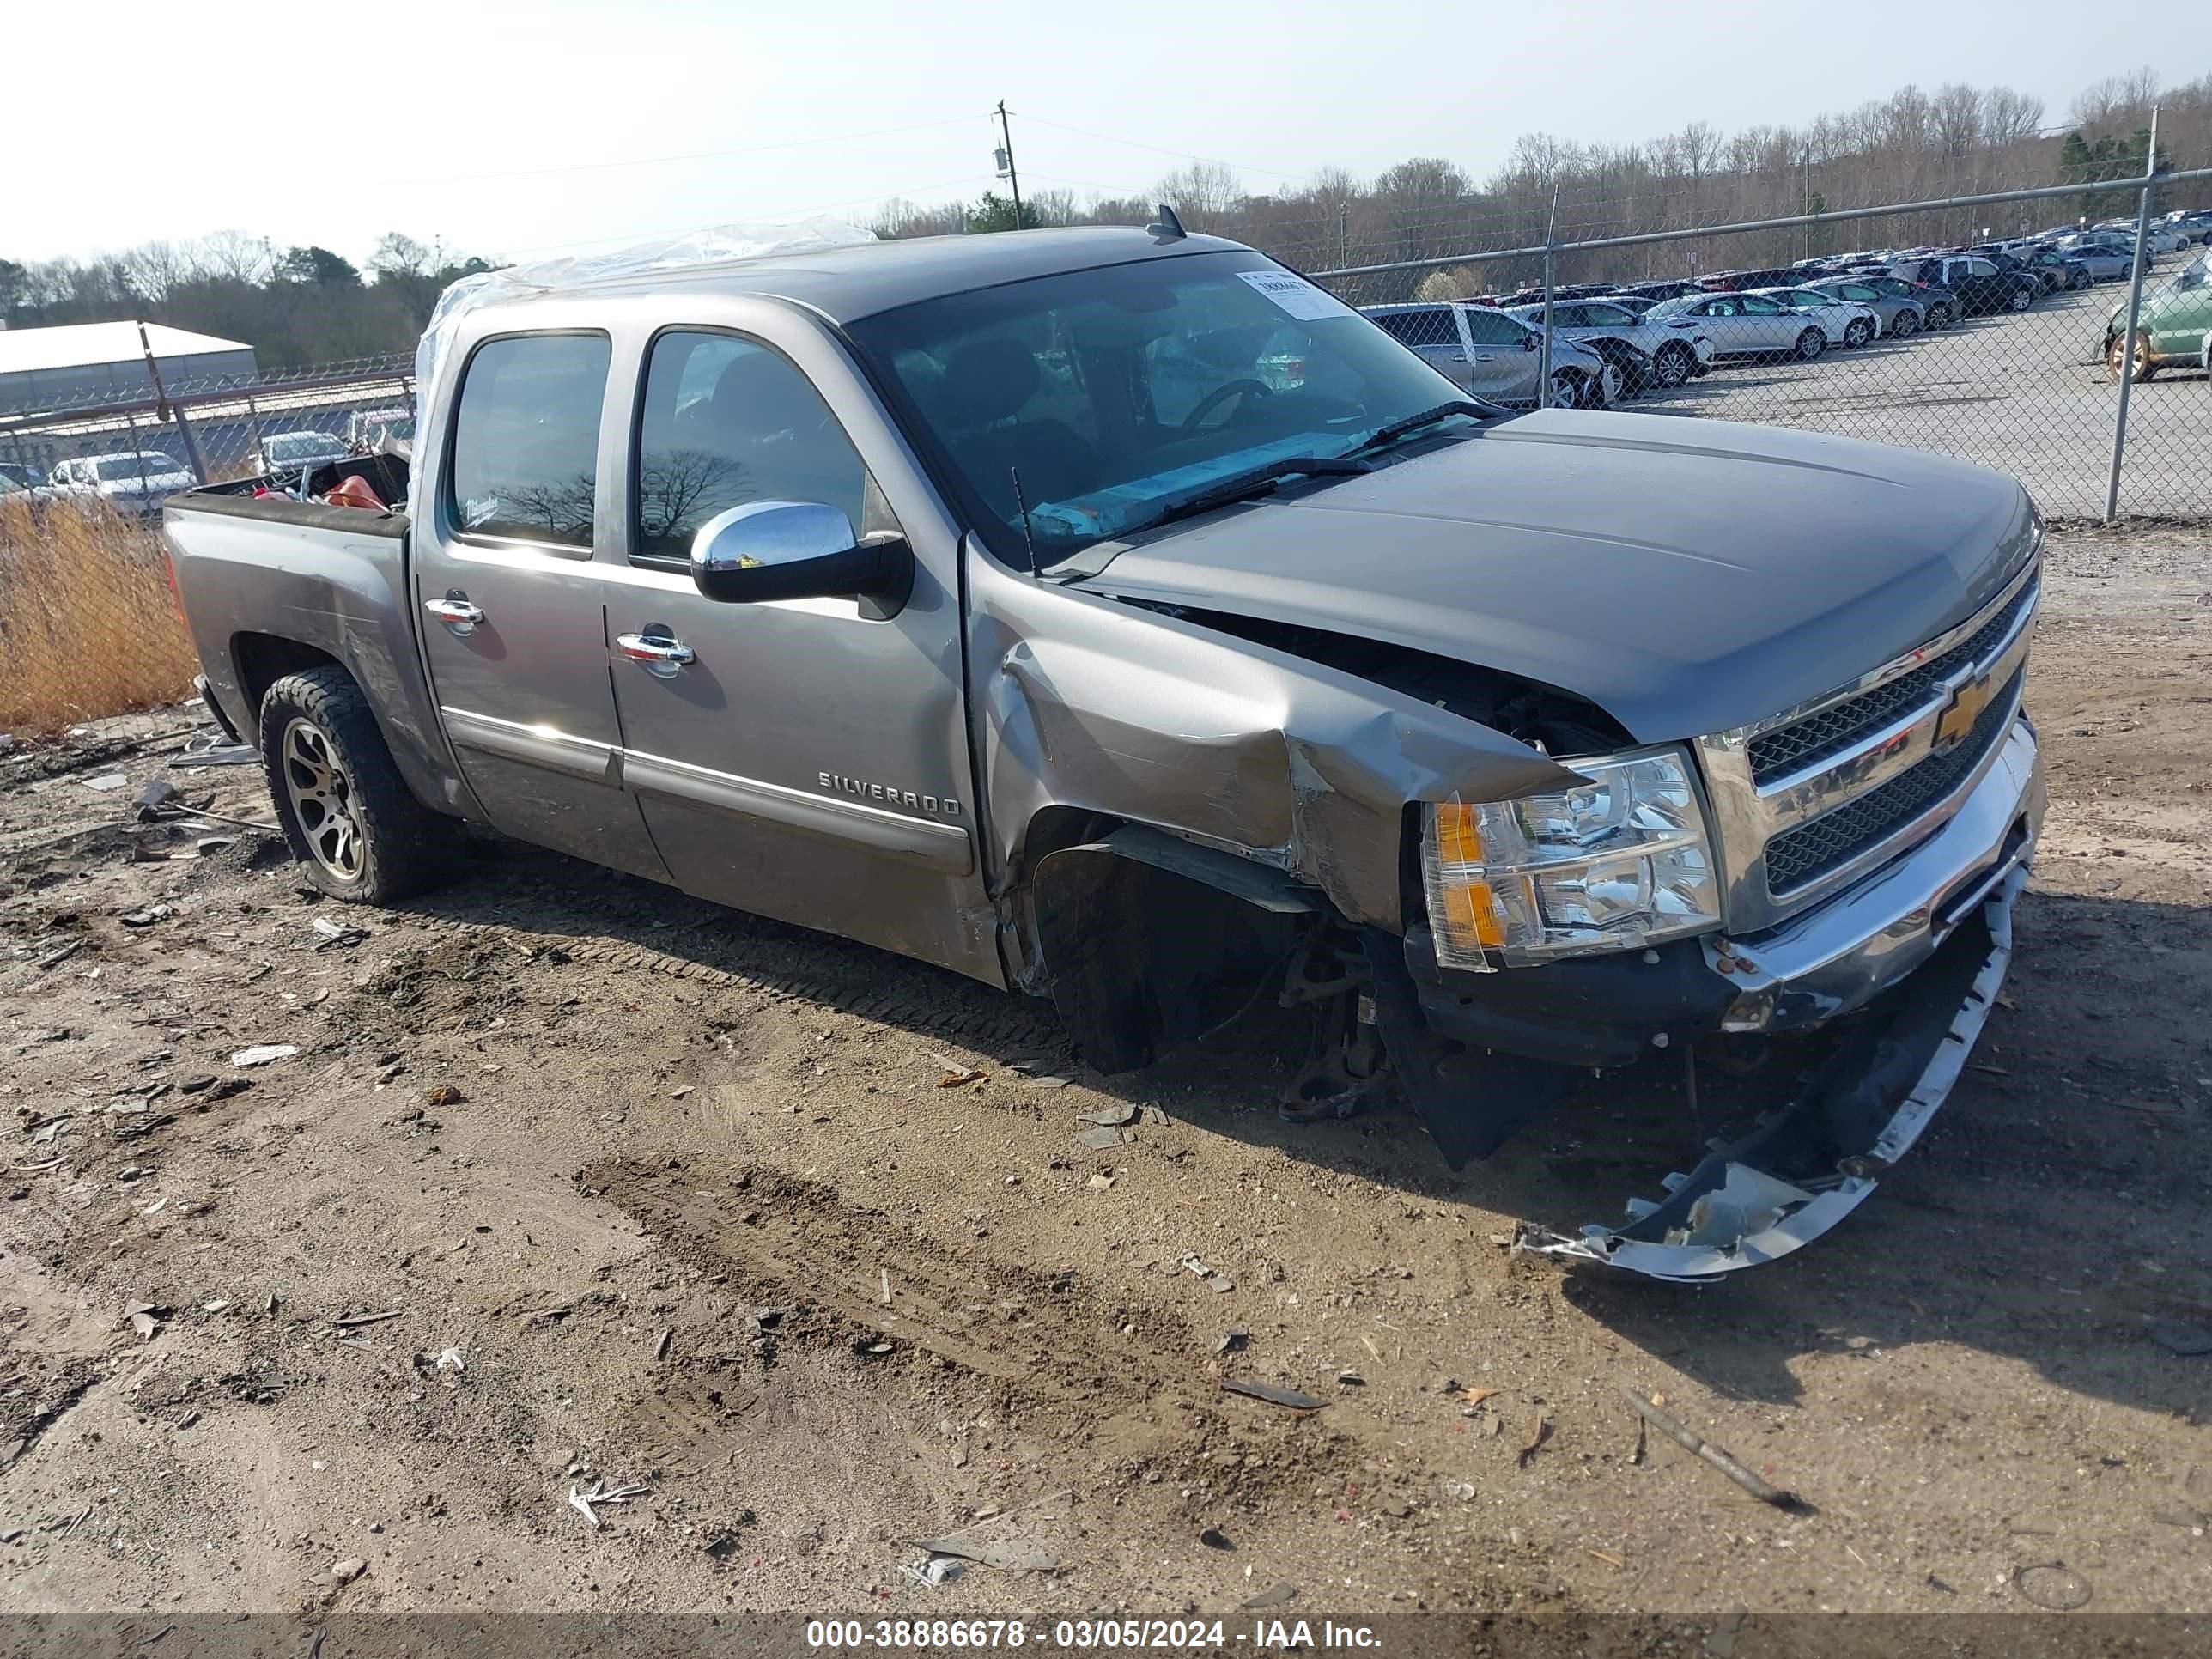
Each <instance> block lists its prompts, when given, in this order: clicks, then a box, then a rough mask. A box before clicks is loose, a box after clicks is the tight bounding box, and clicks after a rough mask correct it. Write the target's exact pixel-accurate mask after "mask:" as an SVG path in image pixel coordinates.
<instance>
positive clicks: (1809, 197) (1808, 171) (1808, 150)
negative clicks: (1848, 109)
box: [1805, 144, 1813, 259]
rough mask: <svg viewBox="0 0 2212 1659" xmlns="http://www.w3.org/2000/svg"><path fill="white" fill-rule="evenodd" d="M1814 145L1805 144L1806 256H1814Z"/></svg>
mask: <svg viewBox="0 0 2212 1659" xmlns="http://www.w3.org/2000/svg"><path fill="white" fill-rule="evenodd" d="M1812 212H1813V147H1812V145H1810V144H1808V145H1806V146H1805V213H1806V219H1805V257H1806V258H1808V259H1809V258H1812V257H1813V220H1812Z"/></svg>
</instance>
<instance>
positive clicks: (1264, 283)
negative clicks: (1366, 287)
mask: <svg viewBox="0 0 2212 1659" xmlns="http://www.w3.org/2000/svg"><path fill="white" fill-rule="evenodd" d="M1237 275H1238V276H1241V277H1243V279H1244V280H1245V281H1246V282H1248V283H1251V285H1252V287H1253V288H1254V289H1255V290H1256V291H1257V292H1259V293H1261V294H1264V295H1267V297H1268V298H1269V299H1270V300H1273V301H1274V302H1275V303H1276V305H1278V306H1279V307H1281V308H1282V309H1283V310H1284V311H1286V312H1288V313H1290V314H1291V316H1293V317H1295V318H1297V319H1298V321H1300V322H1302V323H1315V322H1319V321H1320V320H1321V319H1322V318H1324V317H1350V316H1352V315H1353V314H1354V313H1353V311H1352V307H1350V306H1348V305H1346V304H1345V303H1344V301H1341V300H1340V299H1338V298H1337V297H1336V296H1335V295H1333V294H1326V293H1323V292H1322V290H1321V289H1317V288H1316V287H1315V286H1314V285H1313V284H1312V283H1310V282H1308V281H1306V279H1305V278H1304V277H1303V276H1296V275H1293V274H1292V273H1291V272H1290V271H1287V270H1240V271H1238V272H1237Z"/></svg>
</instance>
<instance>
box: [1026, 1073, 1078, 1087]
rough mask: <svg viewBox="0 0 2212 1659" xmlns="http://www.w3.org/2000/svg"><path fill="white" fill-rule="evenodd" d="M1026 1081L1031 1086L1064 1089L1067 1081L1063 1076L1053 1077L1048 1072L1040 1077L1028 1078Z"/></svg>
mask: <svg viewBox="0 0 2212 1659" xmlns="http://www.w3.org/2000/svg"><path fill="white" fill-rule="evenodd" d="M1026 1081H1027V1082H1028V1083H1029V1084H1030V1086H1031V1087H1032V1088H1037V1089H1065V1088H1066V1087H1067V1082H1068V1080H1067V1079H1066V1078H1064V1077H1054V1076H1051V1075H1050V1074H1047V1075H1045V1076H1042V1077H1033V1078H1030V1079H1026Z"/></svg>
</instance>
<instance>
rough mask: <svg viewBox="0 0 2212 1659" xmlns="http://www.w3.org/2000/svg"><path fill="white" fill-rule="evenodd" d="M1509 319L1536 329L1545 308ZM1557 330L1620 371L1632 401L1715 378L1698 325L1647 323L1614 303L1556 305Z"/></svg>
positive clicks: (1708, 342)
mask: <svg viewBox="0 0 2212 1659" xmlns="http://www.w3.org/2000/svg"><path fill="white" fill-rule="evenodd" d="M1509 314H1510V315H1512V316H1515V317H1518V318H1519V319H1521V320H1522V322H1524V323H1528V324H1529V325H1531V326H1535V325H1541V323H1542V321H1543V319H1544V307H1541V306H1524V307H1516V309H1515V310H1513V311H1512V312H1511V313H1509ZM1552 330H1553V333H1554V334H1555V335H1557V336H1560V337H1565V338H1566V339H1570V340H1573V341H1575V342H1576V343H1578V344H1581V345H1585V346H1588V347H1589V349H1591V350H1592V351H1595V352H1596V353H1597V354H1598V355H1599V356H1601V357H1603V358H1604V359H1605V360H1606V361H1607V362H1609V363H1611V364H1612V365H1613V367H1614V368H1617V369H1619V370H1620V373H1621V382H1622V383H1621V391H1622V392H1624V393H1626V395H1627V396H1629V397H1632V398H1633V397H1636V396H1637V395H1638V394H1639V393H1641V392H1646V391H1648V390H1650V389H1651V388H1653V387H1655V386H1656V387H1659V388H1662V389H1667V390H1671V389H1672V388H1673V387H1675V386H1680V385H1682V384H1683V383H1684V382H1686V381H1687V380H1693V379H1695V378H1696V377H1697V376H1698V375H1700V374H1711V372H1712V367H1713V343H1712V339H1711V337H1710V336H1709V335H1707V334H1706V333H1705V332H1704V331H1702V330H1700V329H1699V327H1698V326H1697V325H1695V324H1694V323H1690V324H1686V325H1683V326H1681V327H1679V328H1674V327H1669V326H1668V325H1666V324H1665V323H1647V322H1645V321H1644V319H1643V318H1642V317H1640V316H1638V314H1637V313H1634V312H1632V311H1629V310H1626V309H1625V308H1624V307H1620V306H1618V305H1615V304H1613V302H1612V301H1609V300H1568V301H1564V302H1562V301H1557V300H1555V301H1553V303H1552ZM1629 354H1632V355H1629Z"/></svg>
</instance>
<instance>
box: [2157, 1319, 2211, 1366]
mask: <svg viewBox="0 0 2212 1659" xmlns="http://www.w3.org/2000/svg"><path fill="white" fill-rule="evenodd" d="M2143 1334H2144V1335H2146V1336H2148V1337H2149V1338H2150V1340H2152V1341H2154V1342H2155V1343H2157V1344H2158V1346H2160V1347H2161V1348H2164V1349H2166V1351H2167V1352H2171V1353H2178V1354H2180V1355H2182V1356H2183V1357H2184V1358H2193V1357H2194V1356H2196V1355H2197V1354H2200V1353H2212V1331H2208V1330H2206V1329H2205V1328H2203V1326H2202V1325H2191V1324H2190V1323H2188V1322H2186V1321H2184V1320H2179V1319H2168V1318H2166V1317H2165V1316H2162V1315H2153V1316H2148V1317H2147V1318H2145V1319H2144V1321H2143Z"/></svg>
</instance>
